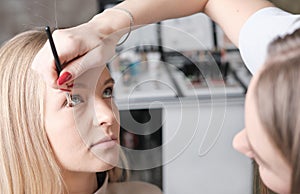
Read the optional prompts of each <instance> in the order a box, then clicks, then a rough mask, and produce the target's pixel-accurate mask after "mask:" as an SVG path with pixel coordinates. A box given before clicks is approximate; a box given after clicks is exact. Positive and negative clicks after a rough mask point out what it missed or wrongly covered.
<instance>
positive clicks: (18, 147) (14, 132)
mask: <svg viewBox="0 0 300 194" xmlns="http://www.w3.org/2000/svg"><path fill="white" fill-rule="evenodd" d="M46 40H47V37H46V35H45V33H42V32H40V31H28V32H25V33H22V34H20V35H18V36H16V37H14V38H13V39H11V40H10V41H8V42H7V43H6V44H5V45H4V46H3V47H2V48H1V50H0V84H1V91H0V96H1V103H0V114H1V117H0V126H1V130H0V144H1V146H0V164H1V166H0V173H1V176H0V180H1V181H0V188H1V193H3V194H9V193H16V194H18V193H20V194H21V193H32V194H35V193H36V194H38V193H45V194H46V193H49V194H53V193H63V192H64V186H63V180H62V177H61V175H60V169H59V167H58V165H57V163H56V161H55V157H54V155H53V153H52V151H51V147H50V144H49V142H48V139H47V135H46V132H45V129H44V118H43V115H44V93H45V92H44V91H45V84H44V81H43V80H41V78H40V76H39V75H37V74H36V73H35V72H34V71H33V70H31V68H30V65H31V63H32V60H33V58H34V56H35V55H36V53H37V52H38V50H39V49H40V48H41V47H42V45H43V44H44V43H45V42H46Z"/></svg>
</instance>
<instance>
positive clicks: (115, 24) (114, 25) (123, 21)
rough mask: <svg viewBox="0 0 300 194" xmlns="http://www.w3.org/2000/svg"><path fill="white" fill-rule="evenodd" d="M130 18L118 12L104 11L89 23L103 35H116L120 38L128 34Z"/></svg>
mask: <svg viewBox="0 0 300 194" xmlns="http://www.w3.org/2000/svg"><path fill="white" fill-rule="evenodd" d="M130 20H131V19H130V17H129V16H127V15H126V14H124V13H122V12H120V11H119V10H112V9H106V10H105V11H104V12H102V13H100V14H98V15H96V16H94V17H93V18H92V19H91V20H90V21H89V23H91V24H92V25H93V26H94V27H96V29H97V31H98V32H99V33H101V34H104V35H111V34H118V35H119V36H120V37H121V36H123V35H124V34H126V33H127V32H128V29H129V27H130V22H131V21H130Z"/></svg>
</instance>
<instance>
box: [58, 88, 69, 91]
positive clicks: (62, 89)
mask: <svg viewBox="0 0 300 194" xmlns="http://www.w3.org/2000/svg"><path fill="white" fill-rule="evenodd" d="M60 90H61V91H64V92H71V91H72V90H68V89H64V88H60Z"/></svg>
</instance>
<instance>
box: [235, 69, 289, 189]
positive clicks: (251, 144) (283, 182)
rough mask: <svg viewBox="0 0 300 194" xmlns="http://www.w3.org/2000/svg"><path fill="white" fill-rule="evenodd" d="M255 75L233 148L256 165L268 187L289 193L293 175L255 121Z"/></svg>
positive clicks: (256, 76)
mask: <svg viewBox="0 0 300 194" xmlns="http://www.w3.org/2000/svg"><path fill="white" fill-rule="evenodd" d="M257 78H258V74H256V75H255V76H254V77H253V79H252V81H251V83H250V86H249V90H248V93H247V96H246V102H245V125H246V127H245V129H243V130H242V131H241V132H240V133H238V134H237V135H236V136H235V138H234V141H233V146H234V148H235V149H236V150H238V151H239V152H241V153H243V154H245V155H246V156H248V157H249V158H253V159H254V160H255V161H256V162H257V164H258V165H259V173H260V176H261V178H262V180H263V182H264V183H265V185H266V186H267V187H269V188H270V189H272V190H273V191H275V192H277V193H281V194H285V193H289V191H290V183H291V175H292V171H291V168H290V167H289V165H288V164H287V162H286V161H285V160H284V158H283V156H281V155H280V153H279V151H278V150H277V149H276V148H275V146H274V145H273V144H272V143H271V141H270V139H269V136H268V135H267V133H266V130H265V129H264V128H263V126H262V124H261V122H260V119H259V117H258V111H257V106H256V103H255V96H254V87H255V85H256V82H257Z"/></svg>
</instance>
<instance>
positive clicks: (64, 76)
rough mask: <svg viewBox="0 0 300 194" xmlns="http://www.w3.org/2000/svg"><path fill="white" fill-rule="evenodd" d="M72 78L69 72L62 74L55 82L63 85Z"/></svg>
mask: <svg viewBox="0 0 300 194" xmlns="http://www.w3.org/2000/svg"><path fill="white" fill-rule="evenodd" d="M71 78H72V75H71V74H70V73H69V72H65V73H63V74H62V75H61V76H60V77H59V78H58V80H57V84H58V85H63V84H64V83H66V82H67V81H69V80H70V79H71Z"/></svg>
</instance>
